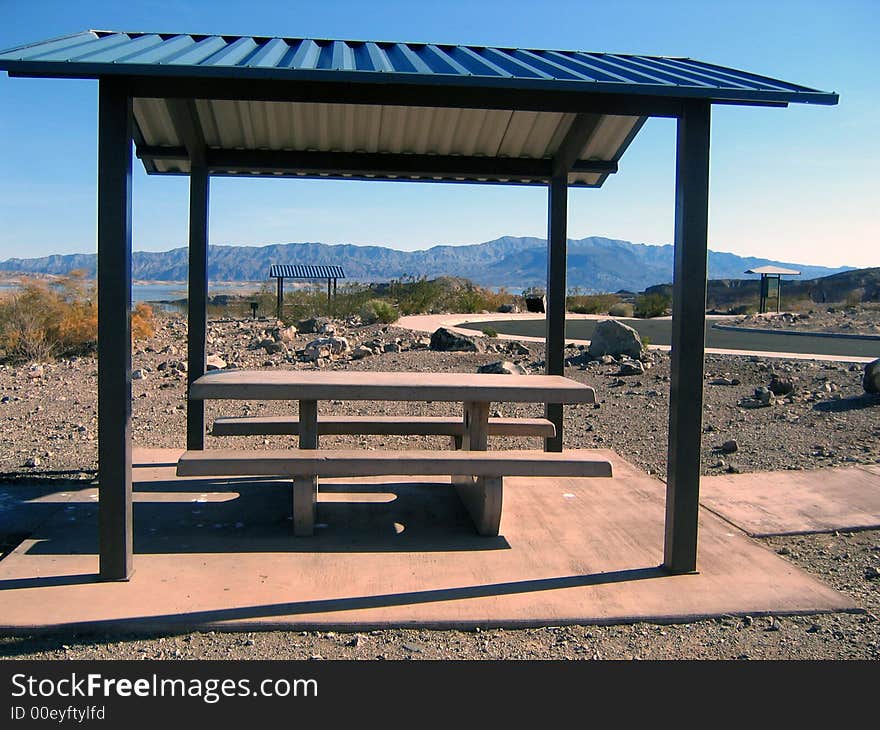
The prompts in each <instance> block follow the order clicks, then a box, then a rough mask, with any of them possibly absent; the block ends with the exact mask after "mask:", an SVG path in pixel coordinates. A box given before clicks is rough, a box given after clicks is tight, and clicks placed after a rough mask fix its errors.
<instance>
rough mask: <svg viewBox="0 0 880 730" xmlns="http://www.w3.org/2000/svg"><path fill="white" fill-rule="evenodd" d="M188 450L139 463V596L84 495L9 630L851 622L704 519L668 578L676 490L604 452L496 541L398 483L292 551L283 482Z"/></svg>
mask: <svg viewBox="0 0 880 730" xmlns="http://www.w3.org/2000/svg"><path fill="white" fill-rule="evenodd" d="M179 453H180V452H177V451H168V452H152V453H150V454H145V452H137V454H136V456H135V461H136V463H138V464H141V466H138V467H137V468H136V469H135V480H136V490H137V494H138V498H137V500H136V502H135V506H134V520H135V553H136V554H135V572H134V575H133V576H132V578H131V580H130V581H128V582H121V583H100V582H98V581H97V578H96V571H97V567H98V559H97V555H96V547H97V522H96V518H97V504H96V501H95V499H94V498H95V497H96V494H95V493H94V491H91V492H90V491H88V490H87V491H85V492H83V493H80V494H78V495H77V496H76V499H75V501H74V500H71V502H69V503H68V504H67V505H66V506H68V507H69V506H73V507H74V509H73V510H64V511H60V512H56V513H54V514H53V515H52V516H51V517H50V518H49V519H48V520H46V521H45V522H43V524H42V525H40V526H39V528H38V529H37V531H36V532H35V533H34V534H33V535H32V537H31V538H30V539H28V540H27V541H25V542H24V543H22V545H20V546H19V548H17V549H16V550H15V551H14V552H13V553H12V554H11V555H9V556H8V557H7V558H6V559H4V560H2V561H0V601H2V604H3V611H2V612H0V628H2V630H4V631H6V632H27V631H33V630H39V629H57V628H62V627H66V628H74V627H75V628H77V629H79V630H88V629H92V630H101V631H111V630H134V629H161V630H186V629H196V628H201V629H204V628H209V627H210V628H215V629H244V628H246V629H250V630H253V629H269V628H291V629H314V628H325V629H329V628H334V629H339V630H346V629H350V630H352V629H353V630H363V629H367V628H379V627H387V626H422V627H434V628H440V627H449V628H451V627H474V626H484V627H485V626H505V627H516V626H539V625H555V624H563V623H578V624H589V623H626V622H632V621H637V620H649V621H690V620H695V619H698V618H702V617H708V616H717V615H722V614H739V615H743V614H752V615H761V614H768V613H774V614H796V613H820V612H827V611H852V610H857V607H856V605H855V604H854V603H853V601H852V600H851V599H849V598H848V597H846V596H843V595H841V594H840V593H837V592H836V591H834V590H832V589H831V588H829V587H827V586H825V585H823V584H822V583H820V582H819V581H817V580H816V579H814V578H812V577H811V576H809V575H807V574H806V573H804V572H803V571H801V570H799V569H798V568H797V567H795V566H794V565H792V564H791V563H789V562H787V561H785V560H783V559H782V558H781V557H779V556H778V555H776V554H775V553H773V552H772V551H770V550H768V549H765V548H764V547H762V546H761V545H759V544H757V543H755V542H754V541H752V540H750V539H749V538H748V537H746V536H745V535H744V534H743V533H742V532H741V531H739V530H736V529H734V528H731V527H730V525H728V524H727V523H725V522H724V521H723V520H721V519H720V518H718V517H717V516H715V515H713V514H711V513H710V512H708V511H704V512H703V513H702V514H701V534H700V556H699V566H698V567H699V573H698V574H694V575H681V576H670V575H667V574H665V572H664V571H663V570H661V569H660V568H659V567H658V566H659V565H660V564H661V562H662V557H663V522H664V499H665V486H664V485H663V483H662V482H659V481H658V480H656V479H653V478H650V477H648V476H646V475H645V474H644V473H642V472H640V471H638V470H637V469H635V468H634V467H633V466H631V465H630V464H628V463H627V462H625V461H624V460H622V459H621V458H620V457H618V456H617V455H615V454H613V453H612V452H610V451H598V452H596V455H597V456H601V457H603V458H608V459H610V460H611V461H612V463H613V465H614V470H615V476H614V478H612V479H607V478H578V479H559V478H540V479H538V478H518V479H510V480H508V481H507V483H506V486H505V496H504V500H505V505H504V512H503V516H502V521H501V535H500V536H498V537H496V538H484V537H479V536H478V535H476V534H475V533H474V531H473V527H472V526H471V524H470V522H469V519H468V517H467V514H466V512H465V510H464V508H463V507H462V505H461V504H460V502H459V501H458V499H457V497H456V495H455V492H454V489H453V487H452V486H451V485H450V484H449V483H442V482H441V483H438V482H436V481H433V480H427V479H412V478H389V477H378V478H372V479H335V480H325V481H322V493H321V497H322V499H321V502H320V503H319V506H318V522H319V524H321V525H322V527H320V528H319V529H318V530H317V534H316V535H315V536H314V537H310V538H295V537H294V536H293V535H292V534H291V522H290V519H289V516H290V512H291V510H290V488H289V485H288V484H285V483H283V482H279V481H278V480H266V479H253V478H237V479H219V480H218V479H213V480H208V479H198V478H195V479H192V478H191V479H185V480H184V479H177V478H176V477H175V476H174V467H173V466H171V464H173V463H174V461H176V458H177V456H178V455H179ZM148 457H149V458H148ZM163 465H167V466H163Z"/></svg>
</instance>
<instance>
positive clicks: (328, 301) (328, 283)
mask: <svg viewBox="0 0 880 730" xmlns="http://www.w3.org/2000/svg"><path fill="white" fill-rule="evenodd" d="M332 281H333V280H332V279H330V278H328V279H327V304H330V291H331V289H330V287H331V284H332Z"/></svg>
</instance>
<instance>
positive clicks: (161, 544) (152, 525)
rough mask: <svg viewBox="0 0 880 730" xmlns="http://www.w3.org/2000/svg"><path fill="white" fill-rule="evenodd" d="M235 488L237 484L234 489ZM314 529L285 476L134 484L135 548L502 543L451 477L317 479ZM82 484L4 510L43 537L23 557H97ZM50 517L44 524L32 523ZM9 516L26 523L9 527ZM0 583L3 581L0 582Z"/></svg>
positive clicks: (456, 547)
mask: <svg viewBox="0 0 880 730" xmlns="http://www.w3.org/2000/svg"><path fill="white" fill-rule="evenodd" d="M235 490H237V491H235ZM320 494H321V500H322V501H319V503H318V510H317V521H316V530H315V534H314V535H313V536H311V537H295V536H294V535H293V526H292V520H291V512H292V504H291V486H290V482H285V481H281V482H279V481H271V480H255V479H254V478H248V477H242V478H241V479H240V480H230V479H224V480H223V481H222V482H221V481H218V480H216V479H194V480H186V481H184V480H173V481H167V482H163V481H158V482H156V481H152V482H147V483H143V484H141V483H138V484H137V485H136V487H135V495H136V499H135V501H134V505H133V514H134V516H133V522H134V552H135V553H136V554H185V553H261V552H271V553H359V552H419V553H423V552H474V551H491V550H507V549H510V544H509V543H508V541H507V540H506V539H505V538H504V537H503V536H498V537H482V536H480V535H478V534H477V533H476V532H475V530H474V527H473V523H472V522H471V520H470V517H469V516H468V514H467V511H466V510H465V508H464V506H463V505H462V504H461V501H460V500H459V498H458V495H457V494H456V492H455V489H454V488H453V487H452V485H450V484H448V483H426V482H416V483H407V482H393V483H390V484H383V483H369V484H364V483H340V482H334V483H332V484H325V485H322V486H321V488H320ZM94 496H95V492H94V491H92V490H86V491H83V492H81V493H79V494H76V495H74V496H73V498H72V499H71V500H70V501H67V502H65V503H60V504H59V503H57V502H47V503H40V502H25V503H21V504H19V505H17V509H18V510H19V513H18V514H19V516H20V518H21V519H20V520H16V519H15V514H13V515H12V516H10V515H8V514H7V516H6V520H5V521H6V522H7V523H10V524H9V525H8V526H7V532H8V533H9V534H12V533H16V534H21V533H33V535H34V536H35V537H41V538H43V539H40V540H38V541H36V542H33V543H31V544H30V545H27V546H25V548H24V550H25V552H26V553H27V554H30V555H96V554H97V552H98V529H97V520H98V503H97V501H96V499H94ZM49 520H51V529H45V530H40V531H39V533H38V532H36V531H35V529H34V528H35V526H36V525H43V524H44V523H47V522H48V521H49ZM16 522H18V523H19V524H22V525H24V524H25V523H26V525H27V527H28V528H29V529H23V528H22V527H16ZM2 588H3V586H2V585H0V589H2Z"/></svg>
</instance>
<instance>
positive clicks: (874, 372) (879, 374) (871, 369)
mask: <svg viewBox="0 0 880 730" xmlns="http://www.w3.org/2000/svg"><path fill="white" fill-rule="evenodd" d="M862 387H863V388H864V389H865V392H866V393H880V357H878V358H877V359H876V360H874V361H873V362H869V363H868V364H867V365H865V375H864V377H863V378H862Z"/></svg>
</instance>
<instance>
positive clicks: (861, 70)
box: [0, 0, 880, 266]
mask: <svg viewBox="0 0 880 730" xmlns="http://www.w3.org/2000/svg"><path fill="white" fill-rule="evenodd" d="M90 28H93V29H107V30H125V31H161V32H181V33H218V34H219V33H225V34H242V35H243V34H248V35H277V36H292V37H318V38H344V39H353V40H387V41H415V42H418V41H423V42H425V41H427V42H438V43H458V44H476V45H500V46H519V47H533V48H556V49H574V50H585V51H608V52H620V53H639V54H652V55H672V56H690V57H693V58H698V59H700V60H705V61H710V62H713V63H718V64H721V65H727V66H733V67H736V68H741V69H745V70H749V71H755V72H757V73H761V74H764V75H768V76H773V77H776V78H780V79H784V80H786V81H791V82H794V83H799V84H803V85H806V86H810V87H812V88H816V89H820V90H823V91H836V92H837V93H839V94H840V104H839V105H837V106H831V107H825V106H812V105H802V104H794V105H792V106H790V107H789V108H787V109H770V108H758V107H752V108H750V107H733V106H715V107H714V109H713V128H712V139H711V144H712V158H711V181H710V186H711V187H710V195H711V199H710V235H709V246H710V248H712V249H714V250H717V251H730V252H734V253H737V254H741V255H754V256H764V257H768V258H773V259H777V260H781V261H789V262H797V263H807V264H821V265H827V266H842V265H850V266H880V176H878V172H877V170H878V168H880V134H878V132H877V123H878V114H877V112H878V100H880V95H878V91H880V43H878V38H880V1H878V0H834V2H829V1H828V0H825V1H823V2H815V1H813V0H773V1H771V2H767V0H736V1H732V0H727V1H718V2H715V1H713V0H677V1H676V0H664V1H662V2H661V1H659V0H643V1H637V0H614V2H611V1H608V0H606V1H604V2H594V1H593V0H580V1H579V2H575V1H568V0H566V1H563V0H555V1H554V0H546V1H545V0H530V1H528V2H526V1H524V0H504V1H503V2H497V1H496V0H465V1H459V0H454V1H449V0H434V1H433V2H426V1H425V0H409V1H408V2H406V1H404V2H387V1H384V0H373V1H372V2H363V1H362V0H361V1H357V2H350V1H348V0H321V1H318V0H310V1H309V2H300V1H299V0H284V1H283V2H282V1H277V2H265V1H263V0H248V2H242V1H241V0H190V1H187V0H143V1H141V0H128V1H127V2H119V0H113V1H112V2H106V1H105V0H93V1H77V0H64V1H60V2H59V1H57V0H0V49H6V48H10V47H13V46H16V45H20V44H22V43H26V42H31V41H35V40H43V39H46V38H51V37H55V36H59V35H65V34H69V33H74V32H78V31H81V30H86V29H90ZM96 118H97V82H94V81H70V80H46V79H10V78H8V77H7V76H6V75H5V74H0V259H5V258H8V257H12V256H23V257H30V256H44V255H47V254H50V253H74V252H91V251H95V250H96V242H95V219H96V128H97V125H96ZM674 152H675V148H674V123H673V122H672V121H670V120H661V119H651V120H649V121H648V122H647V124H646V125H645V127H644V128H643V130H642V132H641V133H640V134H639V136H638V137H637V138H636V140H635V142H634V143H633V144H632V146H631V147H630V149H629V150H628V152H627V153H626V154H625V155H624V157H623V160H622V161H621V165H620V171H619V172H618V173H617V174H616V175H612V176H611V177H610V178H609V180H608V182H606V183H605V186H604V187H603V188H602V189H600V190H573V191H572V192H571V195H570V203H569V236H570V237H571V238H581V237H585V236H590V235H600V236H609V237H613V238H622V239H626V240H630V241H634V242H637V243H652V244H663V243H670V242H671V241H672V233H673V182H674V180H673V177H674V176H673V161H674ZM187 196H188V188H187V183H186V180H185V179H178V178H163V177H159V176H154V177H148V176H147V175H146V173H144V171H143V167H142V166H141V164H140V162H139V161H137V160H135V178H134V226H133V239H134V248H135V250H149V251H161V250H167V249H170V248H174V247H177V246H180V245H183V243H184V241H185V240H186V236H187ZM546 205H547V196H546V191H545V190H544V189H543V188H540V187H537V188H521V187H513V186H511V187H500V186H488V185H487V186H477V185H448V184H447V185H444V184H431V183H397V182H395V183H391V182H352V181H346V182H343V181H324V180H317V181H307V180H253V179H251V180H228V179H216V180H214V181H213V183H212V200H211V233H210V238H211V242H212V243H215V244H245V245H262V244H266V243H281V242H294V241H322V242H325V243H356V244H358V243H359V244H380V245H387V246H391V247H393V248H400V249H419V248H427V247H429V246H432V245H436V244H466V243H479V242H482V241H488V240H491V239H493V238H497V237H499V236H502V235H530V236H542V237H543V236H545V235H546V220H547V214H546Z"/></svg>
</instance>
